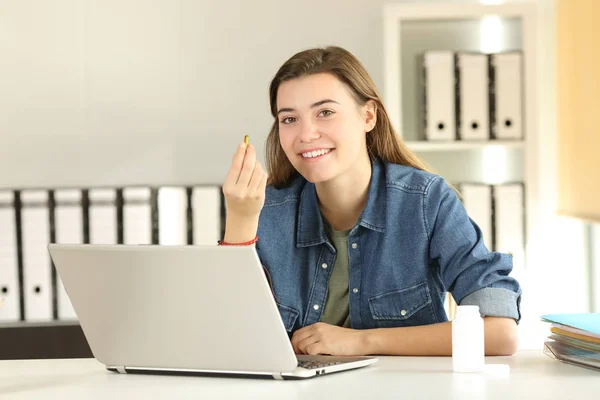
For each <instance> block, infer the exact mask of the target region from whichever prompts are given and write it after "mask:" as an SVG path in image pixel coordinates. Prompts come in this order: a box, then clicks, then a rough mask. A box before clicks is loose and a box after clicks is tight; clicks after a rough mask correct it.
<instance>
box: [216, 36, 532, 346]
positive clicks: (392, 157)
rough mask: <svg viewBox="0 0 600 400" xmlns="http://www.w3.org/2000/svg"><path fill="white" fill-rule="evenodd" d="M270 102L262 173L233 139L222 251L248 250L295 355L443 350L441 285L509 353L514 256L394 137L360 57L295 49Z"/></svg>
mask: <svg viewBox="0 0 600 400" xmlns="http://www.w3.org/2000/svg"><path fill="white" fill-rule="evenodd" d="M270 102H271V113H272V115H273V117H274V118H275V121H274V123H273V127H272V128H271V132H270V133H269V136H268V138H267V145H266V147H267V154H266V163H267V170H268V175H267V173H266V172H265V171H264V170H263V168H262V166H261V165H260V163H259V162H257V161H256V151H255V148H254V147H253V146H252V145H250V146H248V147H247V148H246V145H245V144H244V143H241V144H240V146H239V147H238V149H237V151H236V153H235V154H234V156H233V162H232V164H231V168H230V170H229V172H228V174H227V177H226V180H225V183H224V185H223V192H224V195H225V199H226V203H227V209H228V213H227V220H226V230H225V237H224V240H223V242H221V244H223V245H253V244H255V245H256V250H257V253H258V255H259V257H260V259H261V261H262V263H263V265H264V266H265V268H266V270H267V272H268V275H269V276H270V280H271V283H272V288H273V291H274V295H275V298H276V301H277V305H278V307H279V311H280V313H281V317H282V320H283V323H284V325H285V327H286V329H287V331H288V333H289V334H290V336H291V341H292V345H293V347H294V350H295V351H296V353H299V354H331V355H366V354H387V355H450V354H451V353H452V338H451V333H452V328H451V323H450V322H448V320H447V316H446V313H445V311H444V299H445V296H446V293H447V292H448V291H449V292H451V293H452V295H453V297H454V299H455V300H456V301H457V303H458V304H461V305H464V304H470V305H478V306H479V307H480V312H481V314H482V316H484V325H485V347H486V354H488V355H509V354H512V353H514V352H515V351H516V349H517V324H516V322H518V321H519V319H520V310H519V303H520V295H521V289H520V287H519V284H518V283H517V281H515V280H514V279H513V278H511V277H509V276H508V275H509V273H510V271H511V269H512V259H511V257H510V256H508V255H506V254H500V253H494V252H489V251H488V250H487V248H486V247H485V245H484V243H483V238H482V233H481V230H480V229H479V227H478V226H477V225H476V224H475V223H474V222H473V221H471V220H470V219H469V217H468V216H467V214H466V212H465V209H464V207H463V206H462V204H461V202H460V201H459V199H458V198H457V196H456V194H455V192H454V190H453V189H452V188H451V187H450V186H449V185H448V184H446V183H445V182H444V180H443V179H442V178H440V177H439V176H436V175H434V174H432V173H429V172H427V171H426V170H425V168H424V166H423V164H422V163H421V162H420V161H419V160H418V159H417V158H416V157H415V156H414V155H413V154H412V153H411V152H410V150H408V149H407V147H406V146H405V145H404V144H403V142H402V141H401V139H399V137H398V136H397V135H396V133H395V132H394V130H393V128H392V126H391V124H390V121H389V118H388V116H387V113H386V111H385V108H384V106H383V103H382V101H381V96H380V95H379V93H378V91H377V89H376V87H375V85H374V83H373V81H372V80H371V78H370V77H369V75H368V73H367V72H366V70H365V69H364V67H363V66H362V65H361V64H360V62H359V61H358V60H357V59H356V58H355V57H354V56H353V55H352V54H350V53H349V52H347V51H346V50H344V49H341V48H338V47H328V48H325V49H311V50H307V51H303V52H301V53H298V54H296V55H294V56H293V57H292V58H290V59H289V60H288V61H287V62H286V63H285V64H284V65H283V66H282V67H281V68H280V69H279V71H278V72H277V74H276V76H275V78H274V79H273V81H272V82H271V85H270ZM267 176H268V178H267ZM267 184H268V185H267ZM258 238H260V239H258Z"/></svg>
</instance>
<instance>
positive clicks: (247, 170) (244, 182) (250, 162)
mask: <svg viewBox="0 0 600 400" xmlns="http://www.w3.org/2000/svg"><path fill="white" fill-rule="evenodd" d="M255 163H256V149H255V148H254V146H252V145H250V146H248V149H247V150H246V158H244V164H243V165H242V172H241V173H240V177H239V179H238V181H237V184H238V185H240V186H242V187H247V186H248V183H249V182H250V179H252V173H253V172H254V164H255Z"/></svg>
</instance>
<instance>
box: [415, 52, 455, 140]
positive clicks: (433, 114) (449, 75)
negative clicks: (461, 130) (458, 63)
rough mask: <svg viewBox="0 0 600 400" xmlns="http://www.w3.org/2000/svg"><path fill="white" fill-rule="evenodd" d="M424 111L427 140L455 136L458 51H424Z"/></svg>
mask: <svg viewBox="0 0 600 400" xmlns="http://www.w3.org/2000/svg"><path fill="white" fill-rule="evenodd" d="M423 69H424V89H425V90H424V92H425V93H424V98H425V104H424V115H425V138H426V139H427V140H455V139H456V115H455V101H456V99H455V89H456V85H455V81H456V80H455V76H454V53H453V52H451V51H428V52H425V54H424V60H423Z"/></svg>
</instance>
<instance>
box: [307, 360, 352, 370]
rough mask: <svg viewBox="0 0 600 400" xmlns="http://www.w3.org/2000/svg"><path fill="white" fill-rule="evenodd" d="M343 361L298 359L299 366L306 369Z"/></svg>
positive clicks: (328, 365)
mask: <svg viewBox="0 0 600 400" xmlns="http://www.w3.org/2000/svg"><path fill="white" fill-rule="evenodd" d="M341 363H342V362H341V361H330V362H327V361H298V366H299V367H301V368H306V369H315V368H323V367H330V366H332V365H338V364H341Z"/></svg>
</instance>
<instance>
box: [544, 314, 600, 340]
mask: <svg viewBox="0 0 600 400" xmlns="http://www.w3.org/2000/svg"><path fill="white" fill-rule="evenodd" d="M541 318H542V320H543V321H546V322H551V323H554V324H561V325H566V326H570V327H572V328H575V329H581V330H582V331H587V332H590V333H593V334H595V335H600V313H585V314H546V315H542V316H541Z"/></svg>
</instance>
